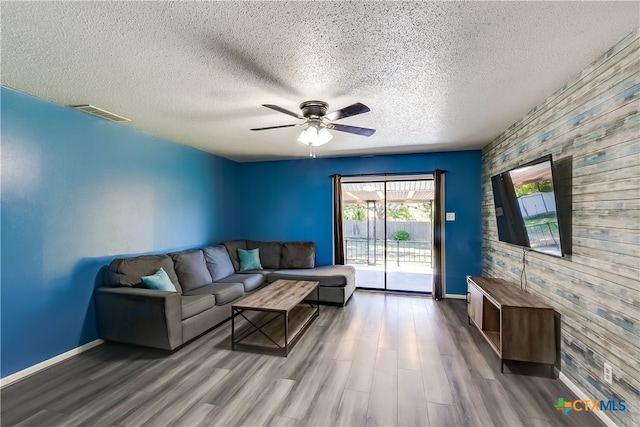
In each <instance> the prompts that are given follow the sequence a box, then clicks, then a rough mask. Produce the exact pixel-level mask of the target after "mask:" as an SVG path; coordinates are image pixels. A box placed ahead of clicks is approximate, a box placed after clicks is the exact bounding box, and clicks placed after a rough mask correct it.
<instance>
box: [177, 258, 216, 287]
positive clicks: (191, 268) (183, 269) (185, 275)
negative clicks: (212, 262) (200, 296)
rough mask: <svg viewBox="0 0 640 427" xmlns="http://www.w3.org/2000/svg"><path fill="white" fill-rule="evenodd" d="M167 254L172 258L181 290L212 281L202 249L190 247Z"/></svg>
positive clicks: (204, 284)
mask: <svg viewBox="0 0 640 427" xmlns="http://www.w3.org/2000/svg"><path fill="white" fill-rule="evenodd" d="M169 255H171V258H173V264H174V266H175V270H176V275H177V276H178V280H179V281H180V285H181V286H182V291H183V292H189V291H191V290H193V289H198V288H201V287H202V286H206V285H208V284H210V283H211V282H212V281H213V280H212V279H211V274H210V273H209V269H208V268H207V263H206V262H205V260H204V253H203V252H202V249H191V250H188V251H183V252H176V253H172V254H169Z"/></svg>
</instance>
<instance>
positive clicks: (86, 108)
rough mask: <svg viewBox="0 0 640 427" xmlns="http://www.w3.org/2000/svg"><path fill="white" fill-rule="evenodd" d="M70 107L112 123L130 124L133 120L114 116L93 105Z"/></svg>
mask: <svg viewBox="0 0 640 427" xmlns="http://www.w3.org/2000/svg"><path fill="white" fill-rule="evenodd" d="M70 107H72V108H75V109H76V110H80V111H84V112H85V113H88V114H91V115H93V116H98V117H102V118H103V119H107V120H111V121H112V122H130V121H131V119H127V118H126V117H122V116H119V115H117V114H113V113H111V112H109V111H107V110H103V109H102V108H98V107H94V106H93V105H70Z"/></svg>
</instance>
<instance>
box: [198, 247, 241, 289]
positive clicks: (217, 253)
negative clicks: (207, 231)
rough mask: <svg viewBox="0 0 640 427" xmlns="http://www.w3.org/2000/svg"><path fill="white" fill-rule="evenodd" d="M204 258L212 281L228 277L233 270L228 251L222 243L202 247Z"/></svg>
mask: <svg viewBox="0 0 640 427" xmlns="http://www.w3.org/2000/svg"><path fill="white" fill-rule="evenodd" d="M204 259H205V261H206V262H207V268H208V269H209V273H210V274H211V278H212V279H213V281H214V282H215V281H217V280H220V279H224V278H225V277H229V276H231V275H232V274H233V273H234V272H235V271H234V269H233V264H232V263H231V258H229V252H227V249H226V248H225V247H224V246H223V245H218V246H209V247H207V248H204Z"/></svg>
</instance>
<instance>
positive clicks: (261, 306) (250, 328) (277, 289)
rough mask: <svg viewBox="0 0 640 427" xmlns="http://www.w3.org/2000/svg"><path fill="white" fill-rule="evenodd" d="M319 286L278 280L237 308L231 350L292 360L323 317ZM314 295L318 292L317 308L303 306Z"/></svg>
mask: <svg viewBox="0 0 640 427" xmlns="http://www.w3.org/2000/svg"><path fill="white" fill-rule="evenodd" d="M318 284H319V282H313V281H305V280H276V281H275V282H273V283H271V284H270V285H267V286H265V287H264V288H262V289H260V290H258V291H256V292H255V293H253V294H251V295H248V296H247V297H245V298H243V299H241V300H240V301H238V302H237V303H235V304H233V305H232V306H231V349H232V350H235V349H236V348H238V349H241V348H242V347H246V348H253V349H262V350H264V349H267V350H272V351H276V352H277V353H278V354H281V355H283V356H285V357H286V356H288V355H289V350H290V349H291V347H292V346H293V345H294V344H295V343H296V342H297V341H298V339H299V338H300V336H301V335H302V333H303V332H304V331H305V330H306V329H307V327H308V326H309V325H310V324H311V322H312V321H313V320H314V319H315V318H316V317H318V316H319V315H320V305H319V303H318V301H319V299H320V291H319V287H318ZM313 291H316V295H315V296H316V298H315V304H311V303H303V302H302V301H303V300H304V299H305V298H307V297H308V296H309V295H310V294H311V293H312V292H313ZM236 317H239V319H237V320H236ZM236 329H237V331H236Z"/></svg>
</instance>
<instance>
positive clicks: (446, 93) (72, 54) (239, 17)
mask: <svg viewBox="0 0 640 427" xmlns="http://www.w3.org/2000/svg"><path fill="white" fill-rule="evenodd" d="M0 7H1V25H2V26H1V31H2V34H1V36H2V38H1V47H2V51H1V53H2V64H1V65H2V69H1V77H2V84H3V85H5V86H8V87H11V88H15V89H17V90H20V91H23V92H27V93H30V94H34V95H36V96H39V97H42V98H44V99H48V100H51V101H53V102H56V103H59V104H65V105H74V104H93V105H95V106H97V107H101V108H104V109H107V110H109V111H112V112H114V113H116V114H120V115H124V116H126V117H128V118H130V119H132V122H131V123H127V124H124V125H123V126H131V127H134V128H137V129H140V130H142V131H145V132H148V133H151V134H154V135H158V136H161V137H164V138H168V139H170V140H173V141H176V142H179V143H182V144H187V145H191V146H194V147H197V148H199V149H202V150H205V151H209V152H212V153H216V154H218V155H221V156H224V157H227V158H230V159H234V160H240V161H244V160H256V159H282V158H292V157H304V156H306V155H308V149H307V147H305V146H304V145H303V144H301V143H299V142H297V141H296V137H297V135H298V133H299V132H300V128H298V127H295V128H285V129H276V130H268V131H262V132H251V131H249V128H253V127H262V126H272V125H280V124H288V123H296V122H297V120H296V119H295V118H292V117H289V116H287V115H284V114H281V113H278V112H276V111H273V110H269V109H267V108H264V107H261V106H260V104H264V103H267V104H277V105H280V106H282V107H284V108H287V109H289V110H293V111H296V112H297V111H299V110H298V104H299V103H300V102H302V101H306V100H310V99H321V100H324V101H326V102H328V103H329V105H330V107H329V111H333V110H334V109H339V108H342V107H345V106H347V105H349V104H352V103H354V102H362V103H364V104H366V105H368V106H369V107H370V108H371V112H369V113H366V114H363V115H359V116H355V117H350V118H347V119H344V120H341V121H340V123H343V124H349V125H355V126H363V127H372V128H376V129H377V132H376V134H375V135H373V136H372V137H368V138H367V137H362V136H357V135H351V134H346V133H341V132H333V133H334V135H335V137H334V139H333V140H332V141H331V142H329V143H328V144H326V145H324V146H322V147H320V148H318V150H317V153H318V156H344V155H372V154H378V153H400V152H424V151H443V150H461V149H470V148H471V149H475V148H481V147H483V146H484V145H486V144H487V143H488V142H489V141H491V140H492V139H493V138H495V137H496V136H497V135H499V134H500V133H501V132H503V131H504V130H505V129H506V128H507V127H508V126H510V125H511V124H512V123H514V122H515V121H516V120H517V119H518V118H520V117H522V116H523V115H524V114H525V113H527V112H528V111H529V110H530V109H532V108H533V107H535V106H536V105H538V104H539V103H540V102H542V101H543V100H544V99H545V98H546V97H548V96H549V95H551V94H552V93H553V92H555V91H556V90H557V89H558V88H559V87H561V86H562V85H563V84H564V83H565V82H567V81H568V80H569V79H570V78H571V77H572V76H574V75H575V74H576V73H578V72H579V71H581V70H582V69H583V68H584V67H586V66H587V65H588V64H589V63H591V62H592V61H594V60H595V59H596V58H597V57H598V56H600V55H601V54H602V53H604V51H606V50H607V49H608V48H609V47H611V46H612V45H613V44H615V43H616V42H617V41H618V40H620V39H621V38H623V37H624V36H625V35H626V34H628V33H629V32H631V31H634V30H637V28H638V25H639V24H638V23H639V17H638V16H639V3H638V2H465V3H463V2H360V1H354V2H346V1H343V2H239V1H235V2H15V3H14V2H2V4H1V5H0Z"/></svg>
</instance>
